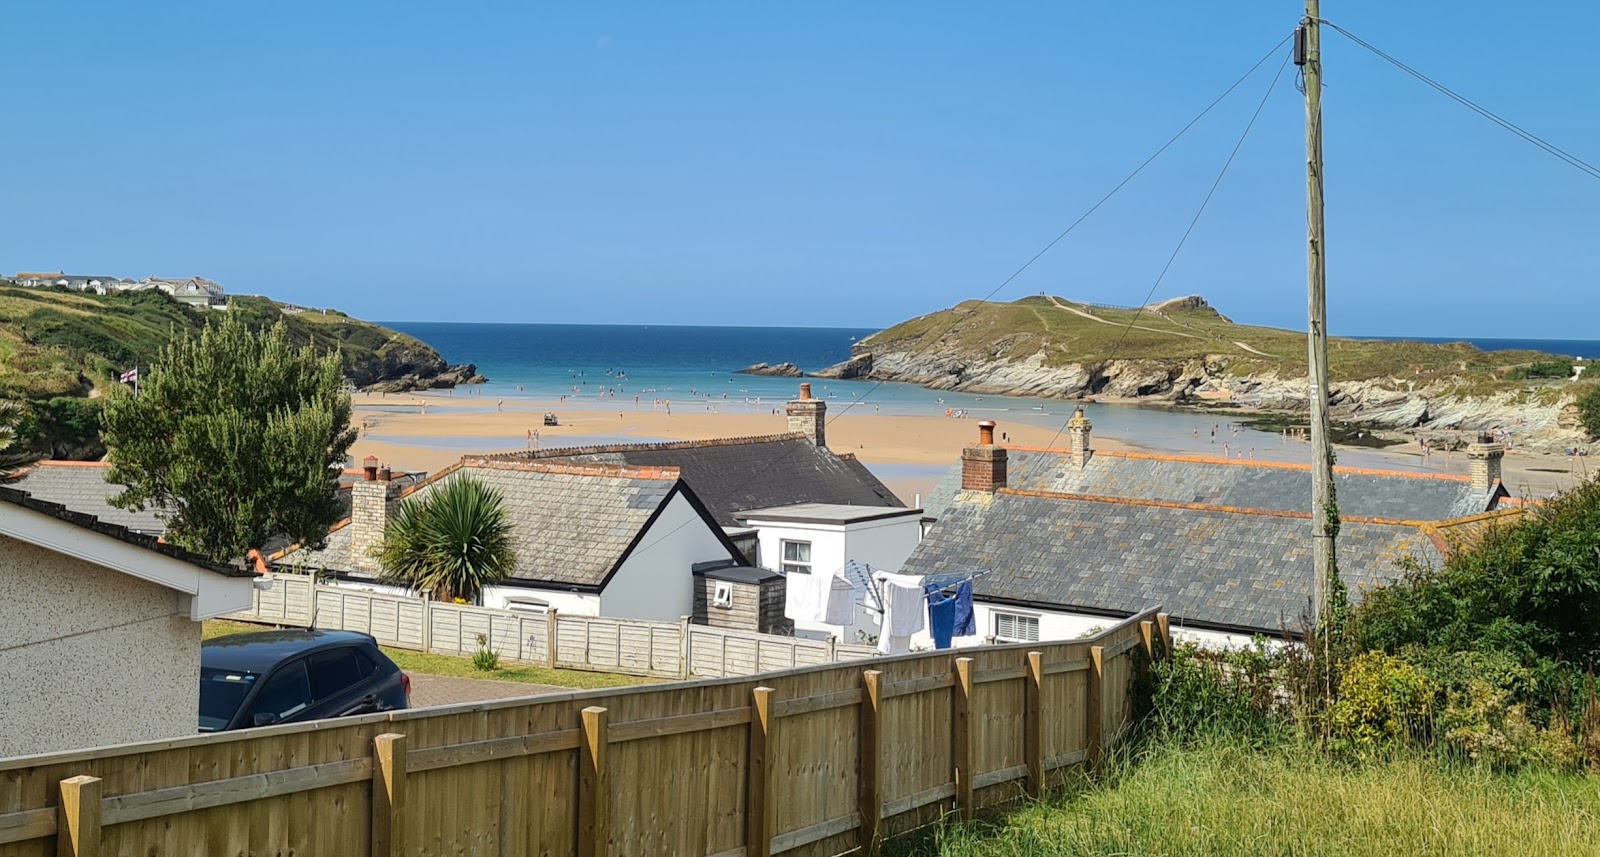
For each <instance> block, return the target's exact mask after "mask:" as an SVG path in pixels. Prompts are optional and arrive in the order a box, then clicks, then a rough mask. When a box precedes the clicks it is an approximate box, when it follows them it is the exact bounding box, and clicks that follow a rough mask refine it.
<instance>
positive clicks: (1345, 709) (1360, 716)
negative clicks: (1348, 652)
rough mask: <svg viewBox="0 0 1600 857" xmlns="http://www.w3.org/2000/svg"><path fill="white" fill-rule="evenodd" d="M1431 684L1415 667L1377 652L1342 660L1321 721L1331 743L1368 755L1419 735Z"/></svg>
mask: <svg viewBox="0 0 1600 857" xmlns="http://www.w3.org/2000/svg"><path fill="white" fill-rule="evenodd" d="M1437 693H1438V689H1437V687H1436V686H1435V685H1434V683H1433V682H1431V681H1429V680H1428V676H1427V675H1426V674H1424V673H1423V672H1422V670H1421V669H1419V668H1417V667H1416V666H1414V665H1412V664H1410V663H1407V662H1406V661H1403V660H1401V659H1400V658H1397V657H1395V656H1393V655H1387V654H1384V653H1383V652H1368V653H1366V654H1364V655H1360V656H1357V657H1356V658H1354V659H1352V660H1351V661H1350V662H1349V663H1348V664H1345V667H1344V675H1343V677H1342V678H1341V679H1340V681H1339V698H1338V700H1337V701H1335V702H1334V703H1333V705H1332V706H1331V707H1330V708H1329V709H1328V713H1327V717H1326V720H1325V723H1326V726H1327V731H1328V735H1329V738H1330V739H1331V742H1332V746H1333V747H1335V748H1336V749H1340V750H1349V751H1354V752H1356V753H1357V754H1369V753H1371V752H1372V751H1374V750H1378V749H1383V748H1387V747H1391V746H1394V745H1398V744H1401V743H1404V742H1407V741H1410V740H1412V739H1417V738H1422V737H1424V736H1425V734H1426V731H1427V726H1428V722H1429V720H1430V718H1431V717H1432V716H1433V707H1434V698H1435V696H1436V694H1437Z"/></svg>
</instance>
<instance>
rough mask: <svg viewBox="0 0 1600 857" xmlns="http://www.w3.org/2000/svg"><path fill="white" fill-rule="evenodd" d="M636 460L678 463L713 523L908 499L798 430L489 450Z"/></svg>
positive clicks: (523, 456)
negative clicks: (780, 510)
mask: <svg viewBox="0 0 1600 857" xmlns="http://www.w3.org/2000/svg"><path fill="white" fill-rule="evenodd" d="M489 457H490V458H491V459H498V460H510V461H517V460H522V461H526V460H537V461H550V460H562V461H571V462H591V463H599V464H627V465H632V466H635V467H676V468H678V470H679V471H680V472H681V473H682V474H683V480H684V481H685V482H687V483H689V485H690V486H691V487H692V488H693V489H694V491H695V494H696V495H698V496H699V497H700V499H701V500H702V501H704V503H705V505H706V508H707V509H709V510H710V511H711V516H712V518H714V519H715V520H716V522H717V524H718V525H720V526H724V527H737V526H741V524H740V522H739V521H738V519H737V518H736V513H738V512H744V511H748V510H751V509H766V508H770V507H774V506H790V505H794V504H797V503H832V504H839V505H845V506H881V507H887V508H896V509H903V508H905V505H906V504H905V503H903V502H901V501H900V498H899V497H896V496H895V495H894V492H893V491H890V490H889V489H888V487H887V486H885V485H884V484H883V483H882V482H880V481H878V478H877V477H876V476H873V475H872V472H871V471H869V470H868V469H867V468H866V465H863V464H862V463H861V462H860V461H857V460H856V458H855V456H853V455H836V454H834V453H833V452H831V451H829V450H827V449H822V448H818V447H817V446H816V445H815V444H812V443H811V442H810V441H808V440H806V438H805V435H803V434H800V433H798V432H795V433H789V434H779V435H767V436H764V437H742V438H722V439H714V440H689V441H675V442H671V443H645V444H618V445H613V446H590V447H571V448H566V449H544V450H539V451H536V452H512V453H503V454H501V455H495V456H489Z"/></svg>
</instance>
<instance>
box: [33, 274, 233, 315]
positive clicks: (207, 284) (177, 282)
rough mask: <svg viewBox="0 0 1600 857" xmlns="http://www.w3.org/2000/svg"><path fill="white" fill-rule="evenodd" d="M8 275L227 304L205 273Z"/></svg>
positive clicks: (197, 303)
mask: <svg viewBox="0 0 1600 857" xmlns="http://www.w3.org/2000/svg"><path fill="white" fill-rule="evenodd" d="M11 279H12V280H13V281H14V282H15V283H16V284H17V285H19V286H28V287H30V288H39V287H43V286H60V287H62V288H67V289H75V290H77V291H81V292H93V293H94V294H97V295H109V294H111V293H112V292H139V291H144V290H146V289H155V290H157V291H160V292H165V293H166V294H169V295H171V296H172V297H173V299H174V300H176V301H178V302H179V303H185V304H188V305H189V306H192V307H204V308H209V309H227V308H228V295H227V292H226V291H225V290H224V289H223V288H222V284H221V283H218V282H216V281H214V280H208V279H206V278H205V277H176V278H174V277H145V278H144V279H142V280H131V279H128V278H126V277H103V276H85V275H80V274H67V273H64V272H61V271H56V272H55V273H49V272H45V273H40V272H36V271H19V272H18V273H17V274H16V275H14V276H13V277H12V278H11Z"/></svg>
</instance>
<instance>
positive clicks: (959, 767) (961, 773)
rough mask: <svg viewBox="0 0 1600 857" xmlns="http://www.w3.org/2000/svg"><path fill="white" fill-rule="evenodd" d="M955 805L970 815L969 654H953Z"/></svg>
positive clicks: (964, 815)
mask: <svg viewBox="0 0 1600 857" xmlns="http://www.w3.org/2000/svg"><path fill="white" fill-rule="evenodd" d="M955 701H956V711H955V718H954V719H955V733H956V734H955V762H956V765H955V767H956V808H957V809H958V810H960V811H961V817H962V818H964V819H971V818H972V809H973V804H972V801H973V792H972V764H973V752H972V658H956V695H955Z"/></svg>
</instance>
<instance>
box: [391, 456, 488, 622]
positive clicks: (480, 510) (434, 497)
mask: <svg viewBox="0 0 1600 857" xmlns="http://www.w3.org/2000/svg"><path fill="white" fill-rule="evenodd" d="M373 555H374V556H376V557H377V558H378V561H379V563H381V564H382V565H383V574H382V576H381V577H382V579H383V580H384V581H385V582H389V583H398V584H402V585H405V586H410V587H411V588H413V589H416V590H417V591H419V592H432V593H433V595H434V597H435V598H437V599H439V600H440V601H448V600H450V599H451V598H465V599H467V600H469V601H476V600H477V597H478V593H479V592H481V591H482V590H483V587H484V586H485V585H487V584H490V583H493V582H495V581H497V580H502V579H504V578H505V576H506V575H507V574H508V573H509V572H510V571H511V568H512V566H513V565H515V564H516V561H517V555H516V550H515V549H514V548H513V547H512V545H511V520H510V518H509V516H507V514H506V510H505V506H504V505H503V504H502V501H501V498H500V494H499V492H497V491H495V490H494V489H493V488H490V487H489V486H487V485H485V484H483V483H482V482H480V481H478V480H477V479H474V478H472V477H470V476H457V477H454V478H451V479H449V480H447V481H445V482H444V483H443V484H440V485H436V486H434V487H433V488H432V489H430V490H429V491H428V493H427V494H426V495H424V496H423V498H422V499H421V500H418V499H417V498H415V497H413V498H411V499H408V500H406V501H405V502H403V503H401V504H400V507H399V508H398V509H396V510H395V514H394V516H393V517H392V518H390V520H389V524H388V526H387V527H386V528H385V529H384V532H383V544H382V545H380V546H378V547H377V548H376V549H375V550H374V551H373Z"/></svg>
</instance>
